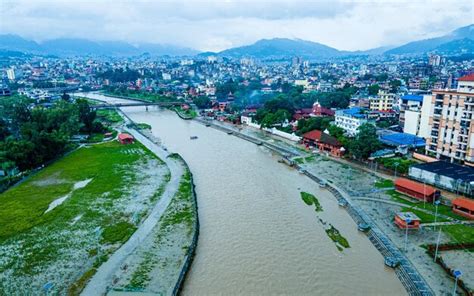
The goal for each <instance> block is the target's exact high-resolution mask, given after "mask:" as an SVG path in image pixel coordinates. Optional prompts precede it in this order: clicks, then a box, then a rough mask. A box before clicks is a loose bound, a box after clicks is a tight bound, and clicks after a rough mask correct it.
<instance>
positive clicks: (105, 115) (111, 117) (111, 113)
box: [97, 109, 123, 124]
mask: <svg viewBox="0 0 474 296" xmlns="http://www.w3.org/2000/svg"><path fill="white" fill-rule="evenodd" d="M97 117H98V119H99V120H102V121H105V122H109V123H111V124H114V123H122V122H123V118H122V117H121V116H120V115H119V114H118V113H117V111H116V110H114V109H99V110H97Z"/></svg>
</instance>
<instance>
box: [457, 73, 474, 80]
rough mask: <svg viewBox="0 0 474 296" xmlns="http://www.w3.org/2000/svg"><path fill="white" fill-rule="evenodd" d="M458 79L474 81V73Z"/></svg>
mask: <svg viewBox="0 0 474 296" xmlns="http://www.w3.org/2000/svg"><path fill="white" fill-rule="evenodd" d="M458 81H474V73H471V74H468V75H465V76H463V77H461V78H459V79H458Z"/></svg>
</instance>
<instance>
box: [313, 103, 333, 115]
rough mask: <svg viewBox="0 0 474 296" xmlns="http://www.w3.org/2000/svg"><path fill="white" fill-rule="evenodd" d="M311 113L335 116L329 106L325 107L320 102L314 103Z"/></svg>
mask: <svg viewBox="0 0 474 296" xmlns="http://www.w3.org/2000/svg"><path fill="white" fill-rule="evenodd" d="M311 115H314V116H334V111H332V110H331V109H328V108H324V107H322V106H321V104H320V103H319V102H317V101H316V102H315V103H314V104H313V111H312V112H311Z"/></svg>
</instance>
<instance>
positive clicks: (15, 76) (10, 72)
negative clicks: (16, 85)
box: [7, 67, 23, 81]
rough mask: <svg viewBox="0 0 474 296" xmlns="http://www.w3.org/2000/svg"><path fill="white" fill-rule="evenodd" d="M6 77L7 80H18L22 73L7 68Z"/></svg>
mask: <svg viewBox="0 0 474 296" xmlns="http://www.w3.org/2000/svg"><path fill="white" fill-rule="evenodd" d="M7 77H8V80H12V81H14V80H18V79H21V78H22V77H23V72H22V71H21V70H19V69H16V68H13V67H12V68H9V69H7Z"/></svg>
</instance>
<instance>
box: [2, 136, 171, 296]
mask: <svg viewBox="0 0 474 296" xmlns="http://www.w3.org/2000/svg"><path fill="white" fill-rule="evenodd" d="M166 173H167V169H166V167H165V166H163V163H162V162H161V160H159V159H158V158H157V157H156V156H155V155H154V154H152V153H151V152H150V151H149V150H147V149H146V148H145V147H144V146H143V145H141V144H140V143H138V142H135V143H134V144H130V145H121V144H119V143H118V142H116V141H113V142H107V143H102V144H97V145H92V146H90V147H83V148H80V149H78V150H76V151H74V152H72V153H70V154H69V155H67V156H65V157H63V158H61V159H60V160H58V161H56V162H54V163H53V164H51V165H49V166H47V167H45V168H44V169H42V170H41V171H39V172H38V173H37V174H35V175H33V176H31V177H30V178H29V179H27V180H26V181H25V182H23V183H21V184H20V185H18V186H15V187H12V188H10V189H9V190H7V191H5V192H4V193H2V194H0V204H1V205H2V206H1V207H0V291H2V292H5V293H6V295H12V294H16V293H18V292H20V294H22V293H23V292H26V291H40V290H41V289H42V286H43V285H44V284H45V283H46V282H52V283H53V284H54V288H53V291H52V292H54V294H56V293H58V294H61V293H63V292H66V291H67V290H68V289H70V291H71V293H72V292H73V291H76V292H74V293H72V294H78V292H77V291H80V290H82V288H83V287H84V285H85V283H86V282H87V280H88V279H89V278H90V277H91V276H92V275H93V273H94V272H95V269H96V268H97V267H98V266H100V264H101V263H102V262H103V261H104V260H106V258H107V256H108V254H111V253H112V252H113V251H114V250H116V249H117V248H118V247H119V246H120V245H121V243H123V242H125V241H126V240H128V238H129V237H130V236H131V235H132V233H133V232H134V231H135V229H136V225H137V224H139V222H140V219H142V218H143V217H145V216H146V214H147V212H148V211H149V209H150V208H151V207H152V206H153V200H155V201H156V200H157V197H154V193H155V192H156V191H157V190H158V189H159V188H160V187H161V186H162V184H161V183H162V182H163V181H164V180H166V177H165V176H166ZM85 180H91V181H90V182H89V183H87V184H86V185H85V186H82V187H81V186H79V185H80V184H84V181H85ZM66 195H69V197H68V198H67V199H66V200H65V201H64V202H63V203H62V204H60V205H58V206H57V207H55V208H54V209H53V210H51V211H49V212H47V213H46V210H47V209H48V207H49V205H50V204H51V203H52V202H53V201H56V200H58V199H59V198H61V197H64V196H66ZM99 256H100V257H99ZM0 294H1V293H0Z"/></svg>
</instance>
